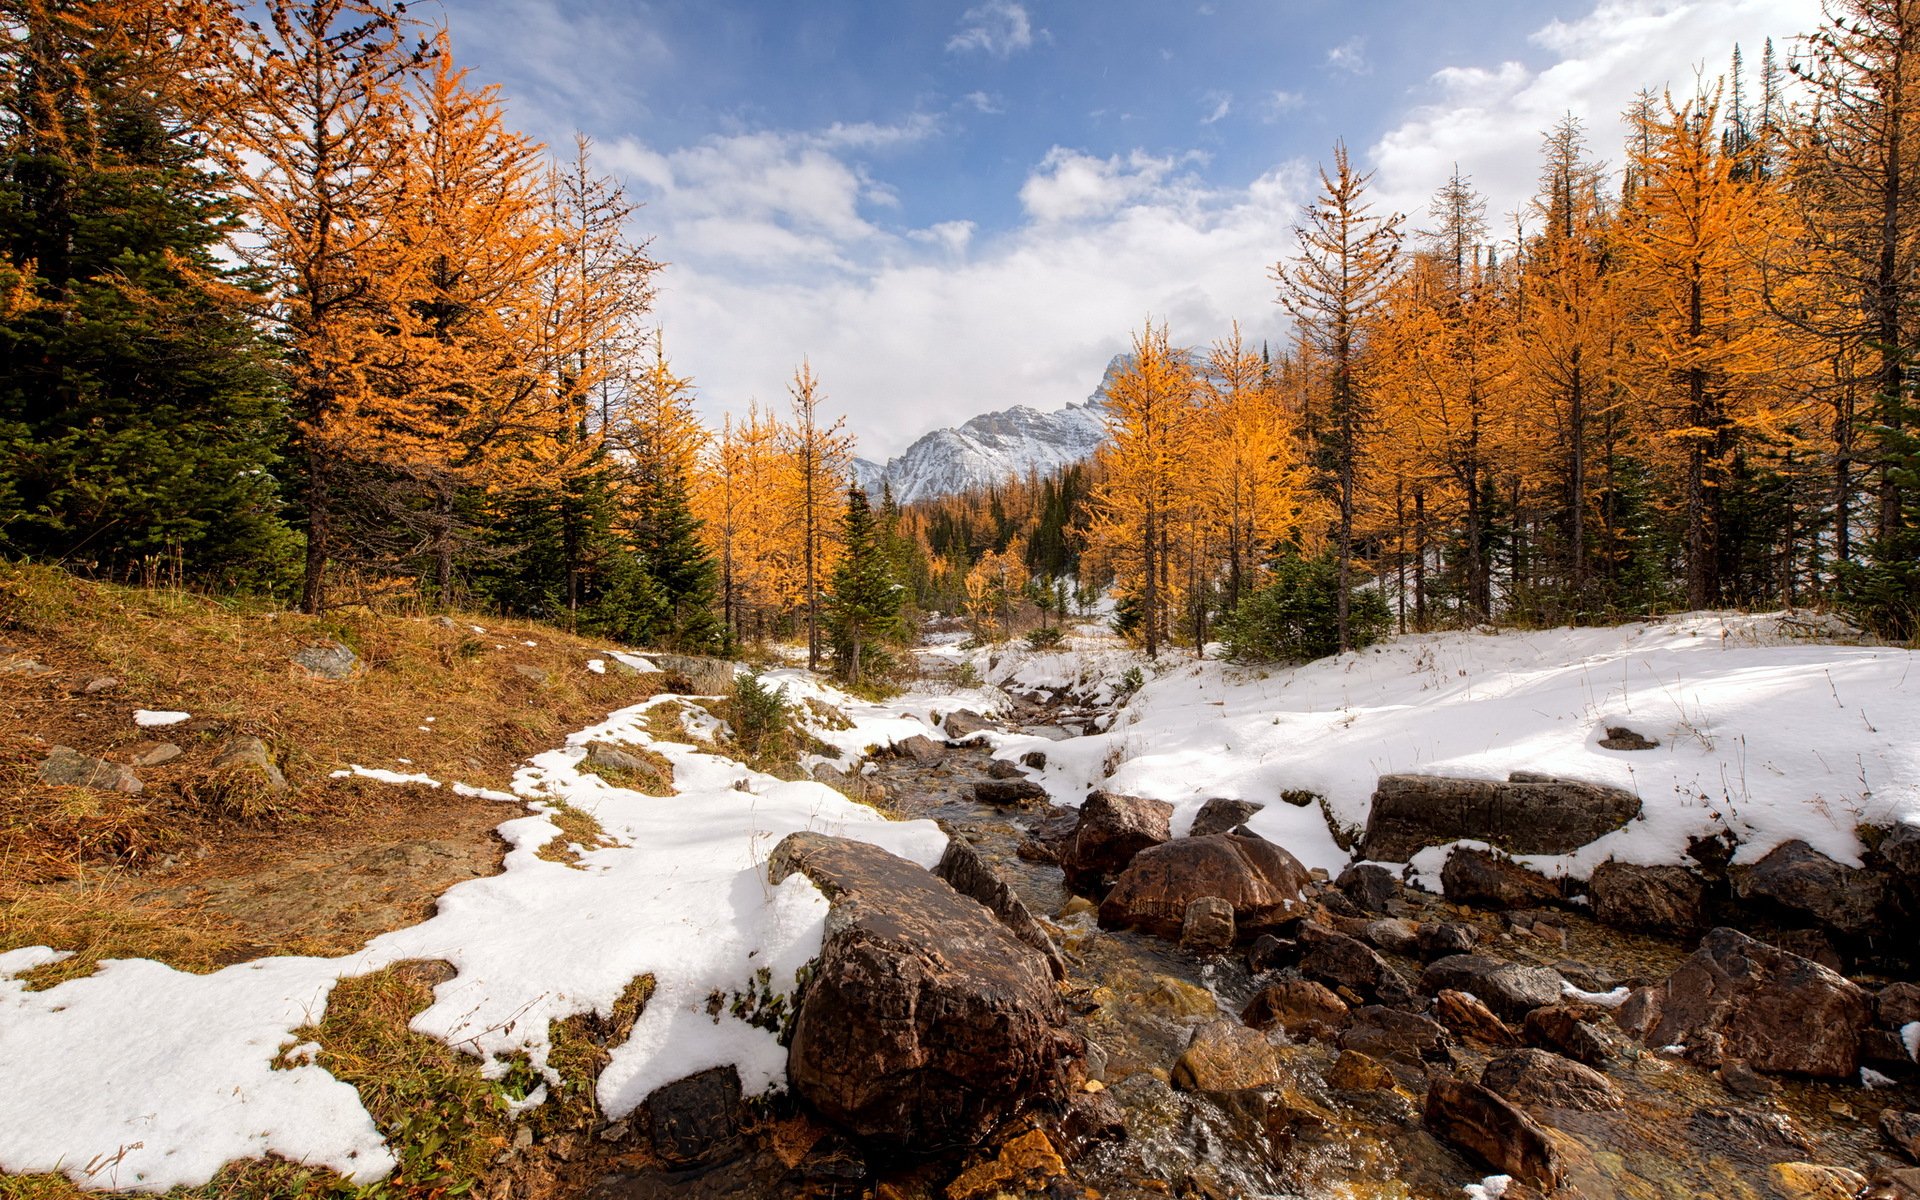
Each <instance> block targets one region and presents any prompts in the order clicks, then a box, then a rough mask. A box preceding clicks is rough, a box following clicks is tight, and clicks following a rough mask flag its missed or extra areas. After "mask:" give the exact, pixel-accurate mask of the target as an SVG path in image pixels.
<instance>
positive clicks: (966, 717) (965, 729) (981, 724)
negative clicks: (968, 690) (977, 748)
mask: <svg viewBox="0 0 1920 1200" xmlns="http://www.w3.org/2000/svg"><path fill="white" fill-rule="evenodd" d="M942 726H943V728H945V729H946V731H947V736H948V737H949V738H951V739H953V740H954V741H956V742H960V741H965V740H966V739H968V738H970V737H973V736H974V735H975V734H980V733H991V732H994V731H997V730H998V729H999V728H1000V726H999V725H998V724H997V723H995V722H993V721H990V720H988V719H987V718H986V717H983V716H981V715H980V714H979V713H977V712H973V711H970V710H968V709H964V708H960V709H955V710H954V711H952V712H950V713H948V714H947V719H946V720H945V721H944V722H943V723H942Z"/></svg>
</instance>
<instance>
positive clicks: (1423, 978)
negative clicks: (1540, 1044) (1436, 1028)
mask: <svg viewBox="0 0 1920 1200" xmlns="http://www.w3.org/2000/svg"><path fill="white" fill-rule="evenodd" d="M1562 982H1563V981H1562V980H1561V978H1560V972H1558V971H1555V970H1553V969H1552V968H1550V967H1523V966H1520V965H1519V964H1518V963H1510V962H1506V961H1504V960H1502V959H1498V958H1492V957H1489V956H1488V955H1484V954H1453V955H1449V956H1448V957H1446V958H1440V959H1435V960H1434V961H1433V962H1431V963H1428V964H1427V969H1426V970H1425V971H1423V972H1421V975H1420V990H1421V991H1424V992H1427V993H1430V994H1431V993H1437V992H1439V991H1441V990H1442V989H1449V988H1450V989H1452V990H1453V991H1457V992H1471V993H1473V994H1474V995H1475V996H1478V997H1479V998H1480V999H1482V1000H1484V1001H1486V1004H1487V1007H1489V1008H1491V1009H1493V1011H1494V1012H1496V1013H1498V1014H1500V1015H1501V1016H1502V1017H1504V1018H1506V1019H1507V1020H1510V1021H1520V1020H1524V1019H1525V1018H1526V1015H1527V1014H1528V1013H1529V1012H1531V1011H1533V1010H1534V1009H1536V1008H1541V1007H1543V1006H1545V1005H1548V1004H1553V1003H1555V1002H1556V1001H1558V1000H1559V999H1560V986H1561V983H1562Z"/></svg>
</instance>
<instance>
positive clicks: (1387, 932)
mask: <svg viewBox="0 0 1920 1200" xmlns="http://www.w3.org/2000/svg"><path fill="white" fill-rule="evenodd" d="M1360 937H1361V939H1362V940H1363V941H1365V942H1366V943H1367V944H1368V945H1369V946H1372V947H1373V948H1374V949H1376V950H1384V951H1386V952H1387V953H1388V954H1406V955H1411V954H1413V953H1414V952H1415V951H1416V950H1417V949H1418V948H1419V945H1420V928H1419V926H1417V925H1415V924H1414V923H1413V922H1412V921H1402V920H1400V919H1399V918H1397V917H1382V918H1381V919H1380V920H1378V921H1368V922H1367V923H1366V924H1365V925H1363V926H1361V929H1360Z"/></svg>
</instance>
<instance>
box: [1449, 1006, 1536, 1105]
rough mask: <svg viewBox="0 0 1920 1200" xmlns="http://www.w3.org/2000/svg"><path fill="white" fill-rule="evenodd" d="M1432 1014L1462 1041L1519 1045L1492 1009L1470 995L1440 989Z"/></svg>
mask: <svg viewBox="0 0 1920 1200" xmlns="http://www.w3.org/2000/svg"><path fill="white" fill-rule="evenodd" d="M1431 1011H1432V1014H1433V1019H1434V1020H1436V1021H1438V1022H1440V1023H1441V1024H1442V1025H1445V1026H1446V1027H1447V1028H1448V1029H1449V1030H1451V1031H1452V1032H1453V1035H1454V1036H1455V1037H1457V1038H1459V1039H1460V1040H1461V1041H1463V1042H1478V1043H1480V1044H1481V1045H1482V1046H1493V1047H1496V1048H1499V1047H1511V1046H1518V1045H1519V1044H1520V1039H1519V1038H1518V1037H1516V1036H1514V1032H1513V1030H1511V1029H1508V1028H1507V1023H1506V1022H1505V1021H1502V1020H1501V1019H1500V1018H1499V1017H1496V1016H1494V1015H1493V1010H1492V1009H1490V1008H1488V1007H1487V1006H1486V1005H1485V1004H1482V1003H1481V1002H1480V998H1479V997H1478V996H1475V995H1473V994H1472V993H1470V992H1456V991H1454V990H1453V989H1452V988H1443V989H1442V990H1441V992H1440V994H1439V995H1438V996H1435V997H1434V998H1433V1008H1432V1010H1431ZM1494 1090H1496V1091H1498V1090H1499V1089H1497V1088H1496V1089H1494Z"/></svg>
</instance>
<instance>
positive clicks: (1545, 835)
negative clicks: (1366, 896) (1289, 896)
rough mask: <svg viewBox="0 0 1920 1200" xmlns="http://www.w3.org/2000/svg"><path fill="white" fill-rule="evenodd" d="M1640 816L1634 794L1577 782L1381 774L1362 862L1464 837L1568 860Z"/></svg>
mask: <svg viewBox="0 0 1920 1200" xmlns="http://www.w3.org/2000/svg"><path fill="white" fill-rule="evenodd" d="M1639 815H1640V797H1638V796H1636V795H1634V794H1633V793H1632V792H1628V791H1622V790H1621V789H1619V788H1612V787H1605V786H1602V785H1600V784H1594V783H1581V782H1579V781H1577V780H1572V779H1554V778H1550V777H1545V776H1537V775H1524V774H1519V773H1516V778H1515V779H1509V780H1494V779H1454V778H1451V777H1447V776H1439V775H1382V776H1381V777H1380V782H1379V784H1378V785H1377V786H1376V787H1375V789H1374V793H1373V804H1372V807H1371V809H1370V810H1369V812H1368V815H1367V828H1366V833H1365V834H1364V836H1363V839H1362V842H1361V856H1362V857H1364V858H1370V859H1376V860H1379V861H1381V862H1406V861H1407V860H1408V859H1410V858H1412V857H1413V856H1414V855H1415V854H1416V853H1418V852H1419V851H1421V850H1423V849H1425V848H1426V847H1428V846H1443V845H1445V844H1446V843H1448V842H1455V841H1461V840H1466V839H1471V840H1474V841H1482V842H1486V843H1488V844H1489V845H1493V846H1498V847H1499V848H1501V849H1502V850H1505V851H1506V852H1507V853H1509V854H1569V853H1571V852H1573V851H1575V850H1578V849H1579V848H1580V847H1582V846H1584V845H1586V844H1587V843H1588V842H1591V841H1594V840H1595V839H1597V838H1600V837H1604V836H1605V835H1607V834H1609V833H1612V832H1613V831H1614V830H1616V829H1618V828H1620V827H1621V826H1622V825H1625V824H1626V823H1627V822H1628V821H1631V820H1633V819H1634V818H1635V817H1637V816H1639Z"/></svg>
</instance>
